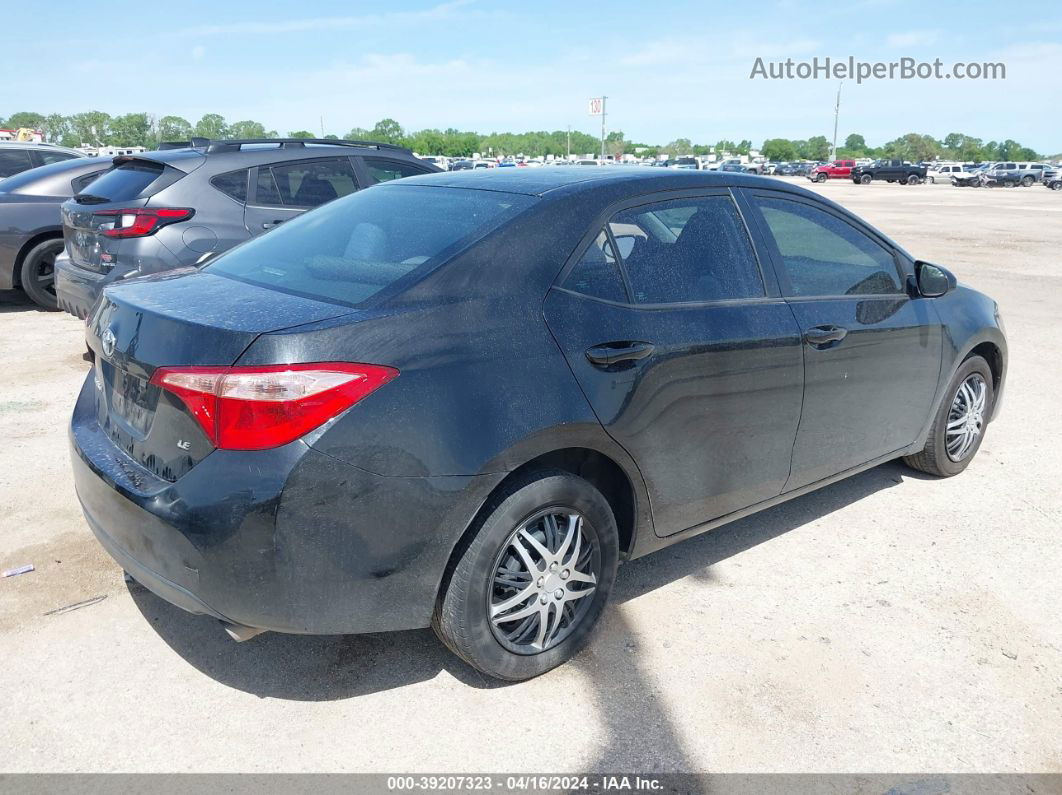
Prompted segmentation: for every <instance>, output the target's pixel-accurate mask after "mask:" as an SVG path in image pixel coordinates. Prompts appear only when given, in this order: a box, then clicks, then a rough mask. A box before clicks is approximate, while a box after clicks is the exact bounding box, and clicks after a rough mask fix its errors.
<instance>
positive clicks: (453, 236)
mask: <svg viewBox="0 0 1062 795" xmlns="http://www.w3.org/2000/svg"><path fill="white" fill-rule="evenodd" d="M535 201H536V199H534V198H533V197H531V196H525V195H517V194H510V193H501V192H498V191H478V190H464V189H457V188H425V187H414V186H403V185H394V186H388V187H383V188H379V189H377V190H366V191H358V192H357V193H355V194H354V195H352V196H347V197H346V198H344V199H342V200H340V201H337V202H333V203H331V204H329V205H327V206H325V207H322V208H321V209H319V210H316V211H315V212H312V213H306V214H305V215H301V216H299V217H297V218H294V219H292V220H290V221H287V222H286V223H284V224H283V225H282V226H279V227H277V228H276V229H274V230H273V231H272V232H270V233H269V234H268V235H262V236H261V237H258V238H255V239H254V240H251V241H249V242H247V243H244V244H243V245H241V246H239V247H237V248H235V249H233V250H232V251H230V252H228V253H226V254H223V255H221V256H220V257H218V259H217V260H215V261H214V263H213V264H211V265H209V266H207V267H208V270H210V272H211V273H215V274H220V275H222V276H229V277H231V278H234V279H239V280H241V281H245V282H250V283H251V284H257V285H261V286H263V287H269V288H272V289H276V290H280V291H281V292H288V293H294V294H296V295H304V296H309V297H311V298H317V299H321V300H325V301H331V302H334V303H340V304H347V305H351V306H353V305H357V304H359V303H361V302H363V301H365V300H366V299H368V298H369V297H371V296H372V295H374V294H376V293H377V292H379V291H380V290H383V289H384V288H385V287H388V286H389V285H391V284H393V283H394V282H396V281H398V280H399V279H401V278H403V277H404V276H407V275H408V274H410V273H412V272H413V271H415V270H418V269H425V270H427V269H430V268H432V267H435V266H436V265H440V264H442V263H443V262H445V261H446V260H448V259H449V258H450V257H452V256H453V255H454V254H456V253H457V252H458V251H460V250H461V249H462V248H463V247H465V246H466V245H468V244H470V243H472V242H473V241H475V240H477V239H479V238H480V237H482V236H483V235H485V234H486V233H488V232H490V231H492V230H493V229H496V228H497V227H498V226H500V225H501V224H503V223H505V222H506V221H508V220H509V219H511V218H513V217H514V216H516V215H517V214H518V213H520V212H522V211H523V210H525V209H526V208H527V207H529V206H531V205H532V204H533V203H534V202H535Z"/></svg>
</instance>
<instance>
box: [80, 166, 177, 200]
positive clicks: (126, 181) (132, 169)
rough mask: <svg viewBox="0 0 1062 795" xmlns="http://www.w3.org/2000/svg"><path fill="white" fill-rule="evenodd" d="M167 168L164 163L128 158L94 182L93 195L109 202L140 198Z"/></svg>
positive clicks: (97, 198)
mask: <svg viewBox="0 0 1062 795" xmlns="http://www.w3.org/2000/svg"><path fill="white" fill-rule="evenodd" d="M165 170H166V166H164V165H163V164H162V163H155V162H153V161H151V160H127V161H126V162H124V163H121V164H119V165H117V166H115V167H114V168H112V169H111V170H110V171H108V172H107V173H106V174H104V175H103V176H101V177H100V178H99V179H97V180H96V181H95V182H93V183H92V191H91V196H92V197H93V198H95V199H96V200H100V199H102V200H103V201H109V202H125V201H130V200H132V199H136V198H140V196H141V194H143V193H144V191H145V190H147V188H148V187H149V186H150V185H151V183H152V182H154V181H155V180H157V179H158V178H159V177H161V176H162V173H163V171H165ZM78 198H81V197H80V196H78Z"/></svg>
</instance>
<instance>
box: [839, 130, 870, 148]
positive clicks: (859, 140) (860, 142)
mask: <svg viewBox="0 0 1062 795" xmlns="http://www.w3.org/2000/svg"><path fill="white" fill-rule="evenodd" d="M844 148H845V149H846V150H848V151H849V152H865V151H866V150H867V141H866V139H865V138H864V137H863V136H862V135H859V134H858V133H852V134H851V135H849V136H848V137H847V138H845V139H844Z"/></svg>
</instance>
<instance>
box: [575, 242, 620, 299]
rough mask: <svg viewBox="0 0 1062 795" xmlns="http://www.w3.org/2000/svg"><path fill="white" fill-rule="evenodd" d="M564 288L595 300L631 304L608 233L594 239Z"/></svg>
mask: <svg viewBox="0 0 1062 795" xmlns="http://www.w3.org/2000/svg"><path fill="white" fill-rule="evenodd" d="M564 286H565V287H566V288H568V289H569V290H574V291H575V292H577V293H582V294H583V295H590V296H593V297H594V298H604V299H606V300H608V301H617V302H620V303H626V302H627V289H626V288H625V287H624V286H623V280H622V279H621V278H620V274H619V270H618V269H617V266H616V255H615V254H614V253H613V251H612V245H611V244H610V243H609V242H608V236H607V235H606V234H605V233H604V232H602V233H601V234H599V235H598V236H597V237H596V238H595V239H594V241H593V242H592V243H591V244H590V247H589V248H587V249H586V252H585V253H584V254H583V256H582V257H580V259H579V262H578V263H577V264H576V265H575V267H574V268H572V271H571V273H569V274H568V278H567V279H565V280H564Z"/></svg>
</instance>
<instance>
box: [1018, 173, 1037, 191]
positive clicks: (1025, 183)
mask: <svg viewBox="0 0 1062 795" xmlns="http://www.w3.org/2000/svg"><path fill="white" fill-rule="evenodd" d="M1034 182H1036V180H1035V179H1033V178H1032V177H1031V176H1030V175H1028V174H1026V175H1025V176H1024V177H1022V178H1021V186H1022V187H1023V188H1031V187H1032V184H1033V183H1034Z"/></svg>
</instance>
